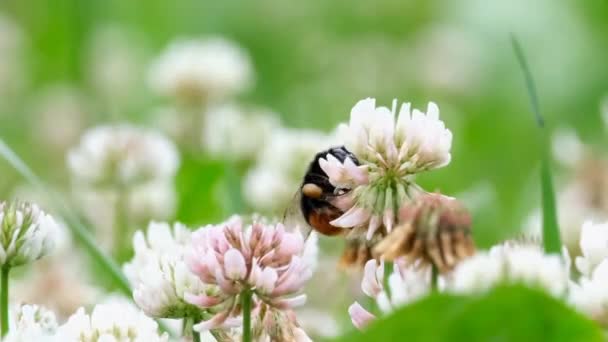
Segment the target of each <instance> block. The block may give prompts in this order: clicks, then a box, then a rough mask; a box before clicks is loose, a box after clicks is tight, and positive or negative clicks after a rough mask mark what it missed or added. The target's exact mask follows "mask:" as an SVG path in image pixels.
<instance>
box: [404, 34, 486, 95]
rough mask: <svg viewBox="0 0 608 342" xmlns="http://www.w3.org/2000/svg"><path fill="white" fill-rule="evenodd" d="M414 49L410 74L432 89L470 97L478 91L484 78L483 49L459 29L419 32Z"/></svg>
mask: <svg viewBox="0 0 608 342" xmlns="http://www.w3.org/2000/svg"><path fill="white" fill-rule="evenodd" d="M416 31H417V33H416V35H415V40H414V41H413V42H412V43H411V44H408V45H410V46H411V54H412V56H411V57H410V58H408V60H410V61H411V63H412V64H411V65H410V66H409V67H410V68H411V71H410V72H411V73H412V74H413V75H414V77H417V79H418V82H420V83H422V84H424V85H425V86H427V87H430V88H432V89H438V90H440V91H446V90H447V91H450V92H455V93H459V94H462V93H464V94H468V93H471V92H473V91H476V89H477V87H478V86H479V81H480V79H481V76H482V75H481V74H482V72H483V70H484V69H485V67H487V66H485V65H484V64H482V62H485V61H483V59H482V51H483V50H482V49H481V48H482V47H481V46H480V42H479V40H477V39H474V38H473V37H472V36H471V34H470V33H469V32H467V31H466V30H463V29H462V28H460V27H459V26H457V25H444V24H438V25H432V26H430V27H429V28H427V29H425V28H422V29H420V30H416Z"/></svg>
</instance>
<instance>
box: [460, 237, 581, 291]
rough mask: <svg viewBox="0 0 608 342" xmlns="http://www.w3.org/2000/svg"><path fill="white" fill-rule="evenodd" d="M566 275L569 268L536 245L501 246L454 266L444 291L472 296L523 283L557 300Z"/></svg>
mask: <svg viewBox="0 0 608 342" xmlns="http://www.w3.org/2000/svg"><path fill="white" fill-rule="evenodd" d="M569 276H570V271H569V265H568V264H567V262H566V261H564V258H562V256H561V255H558V254H545V253H544V252H543V251H542V249H541V248H540V246H538V245H532V244H520V243H505V244H502V245H498V246H494V247H493V248H492V249H490V251H489V252H478V253H476V254H475V255H474V256H472V257H470V258H468V259H466V260H464V261H463V262H461V263H460V264H458V266H456V268H455V269H454V271H453V273H452V274H451V277H450V281H449V282H448V288H449V290H451V291H454V292H458V293H476V292H479V291H484V290H486V289H489V288H491V287H493V286H496V285H498V284H499V283H523V284H525V285H527V286H533V287H537V288H540V289H542V290H545V291H546V292H547V293H549V294H552V295H554V296H556V297H559V296H561V295H563V294H564V293H565V291H566V289H567V287H568V280H569Z"/></svg>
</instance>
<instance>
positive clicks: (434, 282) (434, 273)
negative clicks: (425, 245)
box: [431, 264, 439, 292]
mask: <svg viewBox="0 0 608 342" xmlns="http://www.w3.org/2000/svg"><path fill="white" fill-rule="evenodd" d="M438 280H439V270H438V269H437V266H435V264H432V266H431V291H432V292H438V287H439V286H438V285H439V284H438V283H439V281H438Z"/></svg>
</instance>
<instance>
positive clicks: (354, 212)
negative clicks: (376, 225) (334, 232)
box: [330, 207, 371, 228]
mask: <svg viewBox="0 0 608 342" xmlns="http://www.w3.org/2000/svg"><path fill="white" fill-rule="evenodd" d="M370 216H371V213H370V212H369V211H368V210H366V209H364V208H359V207H353V208H351V209H350V210H349V211H347V212H346V213H344V215H342V216H340V217H338V218H337V219H335V220H333V221H331V222H330V224H331V225H332V226H336V227H341V228H352V227H355V226H359V225H362V224H363V223H365V222H367V220H369V218H370Z"/></svg>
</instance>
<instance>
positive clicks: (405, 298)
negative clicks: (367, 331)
mask: <svg viewBox="0 0 608 342" xmlns="http://www.w3.org/2000/svg"><path fill="white" fill-rule="evenodd" d="M393 267H394V268H393V272H392V273H391V274H390V275H389V278H388V287H389V288H388V289H386V288H385V285H384V272H385V270H384V262H383V261H382V262H380V263H378V262H377V261H376V260H369V261H368V262H367V263H366V264H365V269H364V274H363V280H362V281H361V289H362V290H363V293H365V295H367V296H368V297H370V298H372V299H374V300H375V301H376V303H377V305H378V307H379V308H380V310H382V312H383V313H390V312H392V311H393V310H395V309H396V308H399V307H401V306H404V305H407V304H408V303H410V302H412V301H415V300H417V299H419V298H421V297H424V296H426V295H427V294H428V293H429V292H430V290H431V268H430V267H428V266H425V265H423V263H421V262H418V263H414V264H412V263H407V262H405V260H403V259H398V260H395V263H394V264H393ZM389 293H390V294H389ZM348 311H349V314H350V317H351V320H352V322H353V324H354V325H355V327H357V328H359V329H362V328H363V327H364V326H365V325H367V324H368V323H369V322H370V321H371V320H373V319H375V316H374V315H373V314H371V313H369V312H368V311H367V310H366V309H364V308H363V307H362V306H361V305H360V304H359V303H357V302H355V303H353V304H352V305H351V306H350V308H349V310H348Z"/></svg>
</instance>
